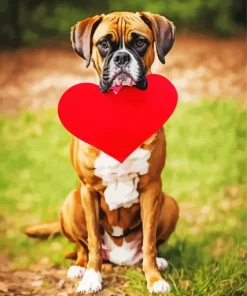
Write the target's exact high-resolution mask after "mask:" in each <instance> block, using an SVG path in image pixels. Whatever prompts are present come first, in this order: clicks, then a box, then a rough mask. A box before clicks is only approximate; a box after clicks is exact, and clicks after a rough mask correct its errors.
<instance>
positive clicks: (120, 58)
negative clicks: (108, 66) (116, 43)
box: [114, 51, 130, 66]
mask: <svg viewBox="0 0 247 296" xmlns="http://www.w3.org/2000/svg"><path fill="white" fill-rule="evenodd" d="M129 61H130V55H129V54H128V53H127V52H121V51H120V52H118V53H116V55H115V57H114V62H115V64H116V65H117V66H126V65H127V64H128V62H129Z"/></svg>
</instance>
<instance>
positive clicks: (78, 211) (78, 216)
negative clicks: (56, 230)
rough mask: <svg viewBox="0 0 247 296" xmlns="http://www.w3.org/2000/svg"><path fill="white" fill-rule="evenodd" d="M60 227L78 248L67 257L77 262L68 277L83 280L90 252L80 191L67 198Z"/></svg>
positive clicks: (61, 212) (62, 210)
mask: <svg viewBox="0 0 247 296" xmlns="http://www.w3.org/2000/svg"><path fill="white" fill-rule="evenodd" d="M60 225H61V231H62V233H63V234H64V235H65V236H66V237H67V238H68V239H69V240H70V241H71V242H74V243H76V246H77V251H76V252H73V253H71V254H69V256H68V255H67V256H66V257H67V258H69V259H75V260H76V262H75V264H74V265H72V266H71V267H70V268H69V270H68V273H67V276H68V277H69V278H71V279H81V278H82V277H83V275H84V273H85V271H86V266H87V260H88V258H87V254H88V250H87V227H86V221H85V214H84V210H83V207H82V203H81V195H80V190H79V189H77V190H73V191H72V192H70V194H69V195H68V196H67V198H66V200H65V202H64V204H63V206H62V209H61V211H60Z"/></svg>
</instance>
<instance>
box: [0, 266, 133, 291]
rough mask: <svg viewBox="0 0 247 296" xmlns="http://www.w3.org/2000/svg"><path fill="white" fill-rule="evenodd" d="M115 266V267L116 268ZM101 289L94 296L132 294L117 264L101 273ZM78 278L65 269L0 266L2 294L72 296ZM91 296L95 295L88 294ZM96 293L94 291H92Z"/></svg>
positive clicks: (0, 289) (0, 288)
mask: <svg viewBox="0 0 247 296" xmlns="http://www.w3.org/2000/svg"><path fill="white" fill-rule="evenodd" d="M116 269H118V270H116ZM103 281H104V289H103V291H102V292H100V293H97V296H131V295H132V294H130V293H127V292H126V279H125V277H124V276H123V275H121V269H120V268H118V267H116V268H115V269H113V270H111V271H109V270H108V271H106V270H105V271H104V272H103ZM77 284H78V281H71V280H68V279H67V278H66V269H64V268H59V269H58V268H46V269H40V267H37V270H36V271H35V270H33V271H31V270H13V271H9V270H8V269H6V270H2V271H1V269H0V295H1V296H20V295H30V296H31V295H32V296H33V295H35V296H36V295H37V296H72V295H78V294H77V293H76V287H77ZM90 295H91V296H92V295H94V294H90ZM95 295H96V294H95Z"/></svg>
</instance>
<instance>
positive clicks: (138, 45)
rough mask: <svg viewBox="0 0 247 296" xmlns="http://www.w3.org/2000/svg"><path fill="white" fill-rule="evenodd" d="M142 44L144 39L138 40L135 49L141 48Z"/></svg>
mask: <svg viewBox="0 0 247 296" xmlns="http://www.w3.org/2000/svg"><path fill="white" fill-rule="evenodd" d="M144 44H145V40H144V39H138V40H137V42H136V45H137V47H143V45H144Z"/></svg>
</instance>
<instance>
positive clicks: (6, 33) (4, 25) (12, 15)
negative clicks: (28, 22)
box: [0, 0, 22, 48]
mask: <svg viewBox="0 0 247 296" xmlns="http://www.w3.org/2000/svg"><path fill="white" fill-rule="evenodd" d="M0 3H1V4H0V12H1V17H0V27H1V30H0V45H1V48H2V47H6V46H10V47H12V48H17V47H19V46H21V44H22V30H21V21H20V2H19V0H1V2H0Z"/></svg>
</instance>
